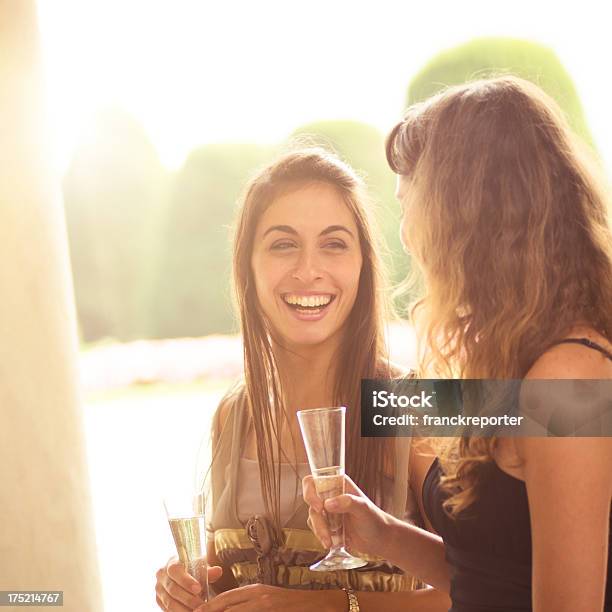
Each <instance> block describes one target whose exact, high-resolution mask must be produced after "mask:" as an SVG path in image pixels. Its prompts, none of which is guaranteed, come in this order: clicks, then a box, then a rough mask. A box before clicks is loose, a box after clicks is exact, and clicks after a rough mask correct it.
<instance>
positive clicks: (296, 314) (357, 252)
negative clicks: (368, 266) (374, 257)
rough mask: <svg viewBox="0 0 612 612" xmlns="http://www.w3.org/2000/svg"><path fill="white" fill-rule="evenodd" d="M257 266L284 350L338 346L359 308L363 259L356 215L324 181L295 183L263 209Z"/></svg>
mask: <svg viewBox="0 0 612 612" xmlns="http://www.w3.org/2000/svg"><path fill="white" fill-rule="evenodd" d="M255 234H256V236H257V238H256V246H255V247H254V249H253V257H252V261H251V265H252V268H253V276H254V278H255V286H256V290H257V298H258V300H259V303H260V305H261V309H262V311H263V314H264V316H265V317H266V318H267V319H268V320H269V321H270V323H271V327H272V329H273V330H274V332H275V334H276V335H277V337H278V338H279V339H280V338H282V339H283V344H284V345H285V347H287V348H288V347H289V346H290V345H316V344H319V343H321V342H325V343H329V344H330V347H331V345H332V344H333V345H336V346H334V347H333V348H334V350H336V349H337V345H338V342H339V340H340V337H341V333H340V332H341V329H342V326H343V324H344V322H345V321H346V320H347V318H348V315H349V313H350V311H351V310H352V308H353V305H354V303H355V297H356V296H357V289H358V286H359V276H360V273H361V266H362V257H361V247H360V244H359V238H358V230H357V225H356V223H355V220H354V218H353V215H352V214H351V212H350V210H349V209H348V208H347V206H346V204H345V203H344V199H343V198H342V195H341V194H340V193H339V192H338V190H337V189H336V188H335V187H334V186H332V185H330V184H326V183H323V182H314V183H312V184H306V185H299V186H294V187H293V188H292V189H290V190H289V191H288V192H287V193H284V194H283V195H281V196H279V197H278V198H277V199H276V200H275V201H274V202H273V203H272V204H271V205H270V206H269V207H268V208H267V209H266V211H265V212H264V214H263V215H262V217H261V220H260V221H259V223H258V227H257V230H256V232H255Z"/></svg>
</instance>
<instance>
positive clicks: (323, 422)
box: [297, 406, 367, 572]
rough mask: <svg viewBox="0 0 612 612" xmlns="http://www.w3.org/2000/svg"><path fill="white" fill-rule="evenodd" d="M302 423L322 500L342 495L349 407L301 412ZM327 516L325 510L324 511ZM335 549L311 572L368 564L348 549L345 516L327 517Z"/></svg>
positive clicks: (331, 549)
mask: <svg viewBox="0 0 612 612" xmlns="http://www.w3.org/2000/svg"><path fill="white" fill-rule="evenodd" d="M297 417H298V422H299V424H300V429H301V431H302V437H303V438H304V445H305V446H306V454H307V455H308V463H309V464H310V471H311V472H312V476H313V479H314V484H315V488H316V490H317V494H318V495H319V497H320V498H321V499H322V500H323V501H325V500H326V499H329V498H330V497H336V495H342V494H343V493H344V488H345V486H344V485H345V480H344V445H345V421H346V408H345V407H344V406H341V407H339V408H315V409H313V410H299V411H298V413H297ZM323 512H324V513H325V511H323ZM326 520H327V525H328V527H329V532H330V534H331V540H332V546H331V548H330V550H329V552H328V553H327V556H325V557H324V558H323V559H321V560H320V561H319V562H317V563H315V564H314V565H311V566H310V569H311V570H313V571H315V572H327V571H333V570H348V569H355V568H357V567H363V566H364V565H367V561H365V560H364V559H360V558H358V557H354V556H353V555H351V553H349V552H348V551H347V550H346V548H345V541H344V516H343V515H342V514H326Z"/></svg>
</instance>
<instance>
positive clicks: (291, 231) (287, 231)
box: [262, 225, 297, 238]
mask: <svg viewBox="0 0 612 612" xmlns="http://www.w3.org/2000/svg"><path fill="white" fill-rule="evenodd" d="M270 232H285V234H293V235H295V236H297V232H296V231H295V230H294V229H293V228H292V227H291V226H290V225H271V226H270V227H269V228H268V229H267V230H266V231H265V232H264V235H263V236H262V237H263V238H265V237H266V236H267V235H268V234H269V233H270Z"/></svg>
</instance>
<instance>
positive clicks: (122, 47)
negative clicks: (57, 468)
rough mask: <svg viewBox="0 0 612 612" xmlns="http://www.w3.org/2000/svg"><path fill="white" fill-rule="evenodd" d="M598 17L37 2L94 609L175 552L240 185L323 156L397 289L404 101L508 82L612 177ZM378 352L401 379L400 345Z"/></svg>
mask: <svg viewBox="0 0 612 612" xmlns="http://www.w3.org/2000/svg"><path fill="white" fill-rule="evenodd" d="M604 12H605V3H596V2H581V3H558V2H544V1H538V2H534V1H533V0H532V1H530V2H525V1H522V0H521V1H517V2H514V3H512V4H507V3H506V4H500V3H495V2H485V1H483V2H469V1H465V2H450V1H449V2H431V3H412V2H410V3H409V2H391V1H387V0H378V1H377V2H375V3H372V2H355V1H351V2H348V1H347V2H345V1H337V0H332V1H330V0H327V1H321V0H311V1H310V2H308V3H298V2H287V1H278V2H272V1H259V2H252V1H251V2H249V1H232V0H226V1H225V2H218V3H211V2H204V1H202V0H199V1H185V0H173V1H172V2H170V1H164V2H161V1H158V2H153V1H151V0H148V1H146V2H144V1H142V2H141V1H136V0H121V1H119V0H103V1H102V0H100V1H98V0H40V1H39V22H40V29H41V35H42V44H43V58H44V62H45V68H46V79H47V98H48V108H49V116H50V119H51V126H52V133H53V136H54V148H53V165H54V167H55V169H56V171H57V173H58V175H59V176H61V178H62V189H63V195H64V203H65V210H66V220H67V227H68V232H69V239H70V249H71V259H72V267H73V277H74V285H75V296H76V301H77V308H78V314H79V331H80V337H81V342H82V355H81V364H82V380H83V388H84V393H85V419H86V421H85V422H86V427H87V434H88V448H89V461H90V471H91V476H92V487H93V496H94V506H95V513H96V529H97V538H98V543H99V552H100V565H101V571H102V579H103V584H104V592H105V600H106V609H107V610H109V611H113V612H114V611H119V610H132V611H140V610H142V611H152V610H154V609H155V604H154V601H155V598H154V593H153V584H154V573H155V570H156V569H157V568H158V567H159V566H160V565H161V564H163V563H165V560H166V559H167V557H168V555H169V554H171V552H172V543H171V541H170V536H169V531H168V529H167V525H166V524H165V523H164V517H163V513H162V511H161V505H160V495H161V493H162V490H163V487H164V484H163V483H164V482H167V481H168V479H170V478H171V477H172V476H173V475H175V476H176V477H177V478H181V477H184V475H185V474H187V473H188V474H190V475H191V473H192V472H193V468H194V466H195V464H196V450H197V447H198V445H199V443H200V441H201V440H202V439H205V438H206V436H207V434H208V425H209V421H210V416H211V414H212V411H213V410H214V408H215V406H216V402H217V401H218V399H219V397H220V396H221V394H222V393H223V390H224V389H225V388H226V387H227V385H228V384H229V382H230V381H231V380H232V379H233V378H235V377H237V376H239V374H240V368H241V364H240V354H241V350H240V342H239V339H238V338H237V337H236V335H235V329H236V326H235V323H234V319H233V315H232V310H231V300H230V292H229V285H228V276H229V253H230V247H229V244H230V243H229V230H228V228H229V226H230V225H231V221H232V218H233V214H234V210H235V203H236V200H237V198H238V196H239V194H240V191H241V189H242V186H243V184H244V182H245V180H246V179H247V178H248V177H249V175H250V174H252V173H253V171H254V170H256V169H257V168H258V167H260V166H261V165H262V164H264V163H266V162H267V161H269V160H270V159H272V158H273V157H274V155H276V154H277V153H278V151H279V150H281V149H282V148H283V147H284V146H287V143H288V142H289V141H290V140H291V139H292V138H294V137H295V135H296V134H301V135H302V136H301V137H302V138H304V135H305V134H306V135H308V137H309V138H310V139H311V140H316V141H318V142H321V141H322V142H324V143H325V144H326V145H328V146H331V147H333V148H334V149H335V150H337V151H338V152H339V153H340V154H341V155H342V156H343V157H344V158H346V159H347V160H348V161H349V162H351V163H352V164H353V165H355V166H356V167H357V168H358V169H359V170H360V171H361V172H362V173H363V174H364V176H365V177H366V180H367V181H368V185H369V187H370V189H371V191H372V194H373V196H374V199H375V200H376V201H377V202H378V203H379V207H378V217H379V222H380V225H381V228H382V230H383V233H384V236H385V238H386V241H387V242H388V244H389V248H390V256H389V261H388V263H389V266H390V268H391V277H392V279H393V280H394V281H399V280H401V278H402V277H403V276H404V275H405V273H406V270H407V263H406V261H405V257H404V256H403V254H402V253H401V250H400V247H399V242H398V239H397V218H398V210H397V204H396V203H395V201H394V198H393V187H394V186H393V176H392V174H391V173H390V171H389V170H388V169H387V168H386V164H385V161H384V155H383V148H382V143H383V139H384V134H385V132H386V130H388V129H389V127H390V126H391V125H392V124H393V123H394V122H395V121H396V120H397V119H398V118H399V116H400V114H401V112H402V110H403V109H404V108H405V106H406V104H407V101H408V100H416V99H420V98H422V97H423V96H425V95H427V94H429V93H431V92H433V91H435V90H436V89H438V88H440V87H441V86H443V85H445V84H449V83H453V82H460V81H462V80H464V79H466V78H470V77H473V76H476V75H484V74H486V70H487V69H491V68H493V69H497V70H500V71H501V70H511V71H514V72H517V73H519V74H522V75H523V76H527V77H529V78H532V79H533V80H535V81H536V82H538V83H539V84H540V85H542V86H543V87H545V88H546V89H547V90H548V91H549V92H550V93H551V94H552V95H554V96H555V97H556V98H557V100H558V101H559V103H560V104H561V105H562V107H563V108H564V110H565V111H566V112H567V114H568V117H569V119H570V121H571V123H572V125H573V126H574V127H575V129H576V130H577V131H578V132H579V133H580V134H581V135H582V136H583V137H584V138H585V139H586V140H587V141H588V142H589V143H590V144H591V146H592V147H593V148H594V150H595V151H596V154H597V155H598V156H599V157H600V158H601V160H602V164H603V166H604V168H607V169H608V171H609V170H610V168H611V166H612V118H611V114H610V111H609V107H610V87H611V86H610V81H609V75H608V72H609V70H608V66H607V63H606V62H607V58H609V57H612V41H611V37H610V34H609V21H608V20H607V18H606V16H605V14H604ZM483 37H484V38H483ZM500 37H510V38H512V39H518V40H507V39H506V40H500ZM474 39H480V40H476V41H475V42H472V43H470V41H473V40H474ZM464 43H470V44H468V46H467V47H465V46H463V47H462V48H460V49H457V46H459V45H464ZM448 50H450V51H449V52H448V53H445V52H447V51H448ZM400 306H401V304H400ZM391 336H392V337H391V344H392V346H393V350H394V352H395V354H396V355H397V357H398V359H400V360H403V361H405V362H409V361H410V342H409V341H408V337H409V336H407V335H406V334H405V332H404V331H402V330H400V329H398V328H394V331H393V333H392V335H391ZM186 338H187V339H186ZM200 461H201V460H200Z"/></svg>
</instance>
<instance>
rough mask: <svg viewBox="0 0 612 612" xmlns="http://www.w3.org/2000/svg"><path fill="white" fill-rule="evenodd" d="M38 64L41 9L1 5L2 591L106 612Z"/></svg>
mask: <svg viewBox="0 0 612 612" xmlns="http://www.w3.org/2000/svg"><path fill="white" fill-rule="evenodd" d="M75 53H78V49H75ZM39 60H40V57H39V42H38V32H37V23H36V7H35V2H34V1H33V0H2V1H1V2H0V590H11V589H19V590H28V589H34V590H63V591H64V608H63V610H66V611H71V612H72V611H74V612H77V611H78V612H99V611H101V610H102V597H101V589H100V584H99V577H98V567H97V559H96V550H95V536H94V532H93V521H92V512H91V501H90V495H89V489H88V486H89V483H88V475H87V467H86V461H85V448H84V437H83V431H82V417H81V409H80V405H79V399H78V393H77V386H76V383H77V369H76V364H77V352H76V348H77V341H76V322H75V321H76V317H75V311H74V301H73V296H72V285H71V278H70V271H69V262H68V252H67V241H66V232H65V224H64V215H63V210H62V204H61V199H60V184H59V180H58V178H57V177H55V176H53V175H52V173H51V171H50V163H49V158H48V156H47V154H46V150H45V147H46V144H45V136H44V133H45V131H44V117H43V112H42V107H43V101H42V97H41V91H42V84H41V75H40V72H39Z"/></svg>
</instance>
